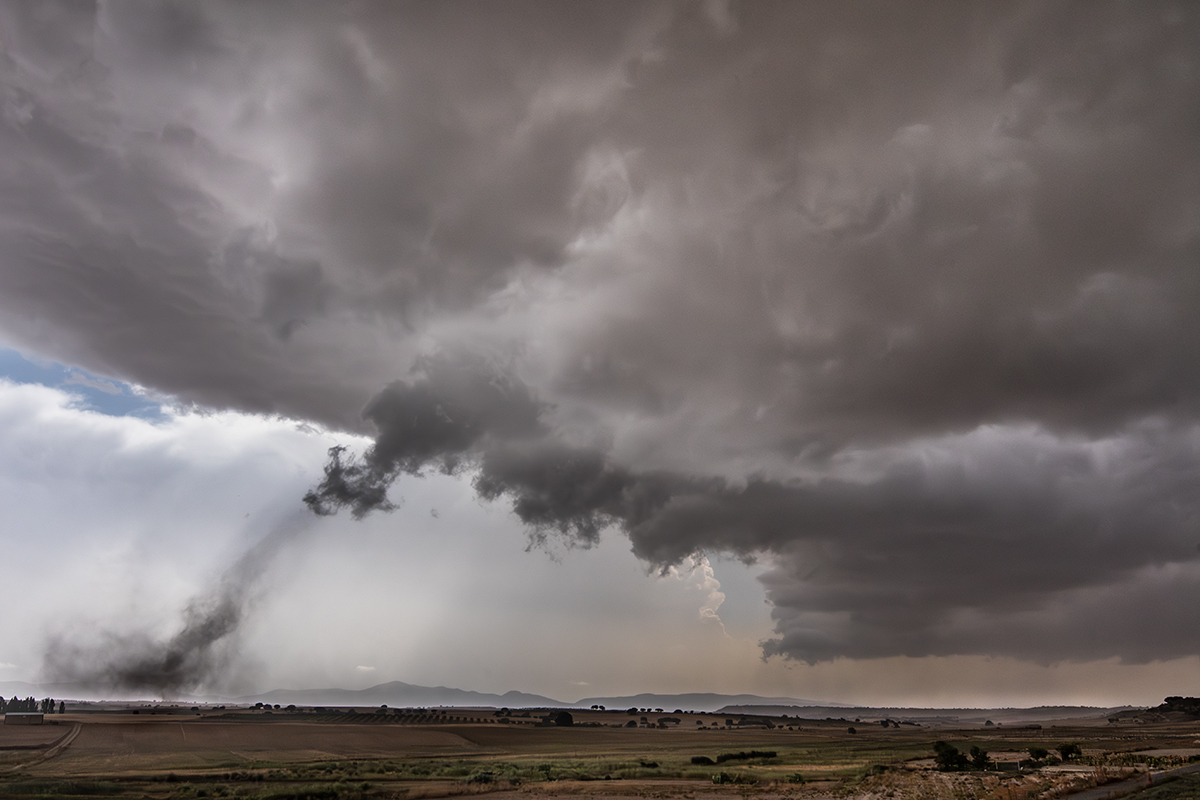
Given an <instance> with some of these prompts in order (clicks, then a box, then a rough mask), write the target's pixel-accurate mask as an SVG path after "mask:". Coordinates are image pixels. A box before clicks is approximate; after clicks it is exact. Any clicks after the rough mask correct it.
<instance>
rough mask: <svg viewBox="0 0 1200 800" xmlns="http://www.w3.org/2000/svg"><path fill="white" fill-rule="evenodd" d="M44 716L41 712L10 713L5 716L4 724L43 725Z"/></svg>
mask: <svg viewBox="0 0 1200 800" xmlns="http://www.w3.org/2000/svg"><path fill="white" fill-rule="evenodd" d="M43 716H44V715H43V714H42V712H40V711H10V712H9V713H7V714H5V715H4V724H5V725H41V724H42V717H43Z"/></svg>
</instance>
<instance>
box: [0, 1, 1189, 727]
mask: <svg viewBox="0 0 1200 800" xmlns="http://www.w3.org/2000/svg"><path fill="white" fill-rule="evenodd" d="M1197 109H1200V9H1197V8H1196V6H1195V4H1193V3H1187V2H1178V3H1172V2H1147V3H1140V4H1126V3H1109V2H1102V3H1087V4H1077V3H1068V2H1037V3H1019V2H1014V3H1006V4H995V3H961V2H944V3H938V2H925V3H904V4H896V3H885V2H863V1H862V0H851V2H809V3H793V2H769V1H768V0H762V1H761V2H752V3H737V2H728V3H727V2H719V1H717V0H712V1H709V0H703V1H701V0H695V1H692V2H664V3H658V2H616V1H614V2H605V3H559V2H550V1H549V0H540V1H539V2H516V1H514V2H506V3H475V2H459V1H458V0H450V1H449V2H439V3H406V2H375V3H372V2H354V1H347V2H321V3H318V2H308V3H302V2H292V3H285V2H280V3H269V4H267V3H260V4H246V3H235V2H230V3H224V2H207V3H203V4H200V3H183V2H165V1H164V2H153V3H150V2H111V3H110V2H95V3H89V2H84V1H80V2H62V3H59V2H53V1H48V0H38V1H37V2H24V3H23V2H10V3H5V4H3V5H2V6H0V152H3V153H4V157H3V159H0V428H2V429H3V433H2V434H0V451H2V453H3V457H2V458H0V506H2V507H3V508H4V509H5V511H4V514H3V523H2V525H0V546H2V548H3V553H4V556H3V558H4V560H5V562H6V568H5V580H4V581H3V583H0V681H5V680H23V681H62V680H71V681H76V682H84V683H90V684H92V685H96V686H100V687H107V688H108V689H109V690H111V691H117V692H125V693H130V692H135V693H136V692H145V691H167V690H169V691H172V692H192V691H197V692H218V693H226V694H234V693H238V692H242V693H248V692H250V691H261V690H266V689H271V688H316V687H322V686H344V687H347V688H357V687H365V686H369V685H372V684H375V683H381V682H384V681H388V680H403V681H406V682H409V683H416V684H422V685H446V686H456V687H459V688H464V689H472V690H477V691H494V692H504V691H508V690H513V689H515V690H520V691H527V692H536V693H540V694H545V695H548V696H551V697H555V698H558V699H563V700H573V699H575V698H578V697H586V696H601V695H605V694H632V693H636V692H661V693H669V692H693V691H701V692H703V691H713V692H727V693H738V692H753V693H758V694H764V695H785V696H793V697H799V698H805V699H813V700H828V701H840V702H852V703H864V704H886V705H1035V704H1045V703H1081V704H1084V703H1086V704H1099V705H1110V704H1112V705H1115V704H1121V703H1132V704H1155V703H1157V702H1159V701H1160V700H1161V698H1162V697H1164V696H1166V695H1168V694H1183V695H1187V694H1200V636H1198V635H1197V634H1198V632H1200V482H1198V479H1200V358H1198V356H1197V353H1200V113H1198V111H1197ZM331 448H344V449H339V450H333V451H332V452H331Z"/></svg>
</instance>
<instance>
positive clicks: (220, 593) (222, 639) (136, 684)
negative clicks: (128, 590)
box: [42, 515, 311, 698]
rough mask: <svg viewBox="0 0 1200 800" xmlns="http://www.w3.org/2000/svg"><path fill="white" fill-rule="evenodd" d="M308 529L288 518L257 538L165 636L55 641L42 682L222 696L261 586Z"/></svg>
mask: <svg viewBox="0 0 1200 800" xmlns="http://www.w3.org/2000/svg"><path fill="white" fill-rule="evenodd" d="M310 524H311V522H310V521H309V520H307V519H305V516H304V515H297V516H293V517H292V518H291V519H289V520H287V521H285V522H283V523H281V524H280V525H278V526H277V527H276V528H275V529H274V530H272V531H271V532H270V533H268V534H267V535H266V536H265V537H263V538H262V539H261V540H260V541H259V542H257V543H256V544H255V545H254V546H253V547H251V548H250V549H249V550H247V551H246V552H245V553H244V554H243V555H242V556H241V557H240V558H238V560H237V561H235V562H234V563H233V565H232V566H230V567H229V568H228V569H227V570H226V571H225V572H224V573H223V574H222V575H221V577H220V578H219V579H218V580H217V581H216V582H215V583H214V584H213V585H212V586H211V587H209V588H208V589H206V590H205V591H203V592H201V593H200V594H198V595H197V596H196V597H194V598H193V599H192V600H191V601H190V602H189V603H188V605H187V607H186V608H185V609H184V611H183V614H182V620H181V622H182V627H181V628H180V629H179V631H178V632H176V633H174V634H172V635H171V636H169V637H167V638H165V639H159V638H155V637H153V636H149V635H147V634H144V633H117V632H111V631H103V630H102V631H100V632H99V634H96V633H88V634H87V635H86V638H83V637H82V636H80V635H79V634H75V635H66V634H60V635H56V636H54V637H52V638H51V639H50V641H49V642H48V644H47V646H46V650H45V653H44V661H43V664H42V672H43V675H45V676H46V679H47V680H50V681H53V682H61V683H71V684H75V685H78V686H82V687H86V688H89V689H93V690H100V691H106V692H114V693H120V692H126V693H128V692H152V693H154V694H156V695H159V696H161V697H163V698H172V697H179V696H181V695H186V694H195V693H197V692H201V691H205V690H214V689H220V688H222V686H223V685H224V683H225V681H227V679H228V677H229V669H230V667H231V666H232V665H233V664H234V663H235V662H236V658H237V645H238V641H237V634H238V629H239V627H240V626H241V624H242V623H243V622H244V621H245V620H246V617H247V615H248V614H249V613H250V612H251V610H252V609H253V605H254V601H255V599H256V597H257V590H258V588H259V581H260V579H261V578H262V576H263V574H264V573H265V572H266V571H267V569H268V568H269V567H270V566H271V563H272V562H273V561H274V559H275V558H276V556H277V555H278V554H279V552H280V550H281V549H282V548H283V547H284V546H286V545H287V544H289V543H291V542H293V541H294V540H295V539H296V538H297V537H298V536H300V535H301V534H302V533H303V532H304V530H305V529H306V528H308V527H309V525H310Z"/></svg>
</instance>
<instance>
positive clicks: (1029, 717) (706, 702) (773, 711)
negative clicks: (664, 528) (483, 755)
mask: <svg viewBox="0 0 1200 800" xmlns="http://www.w3.org/2000/svg"><path fill="white" fill-rule="evenodd" d="M0 694H3V695H4V696H5V697H12V696H13V695H17V696H20V697H29V696H31V695H32V696H33V697H36V698H39V699H40V698H42V697H54V698H57V699H66V700H96V699H102V698H104V697H106V696H108V697H113V696H112V694H111V693H107V692H102V691H96V690H94V689H89V688H87V687H85V686H80V685H76V684H68V683H42V684H38V683H26V682H22V681H0ZM146 698H147V695H141V696H140V698H139V697H137V696H131V697H130V699H146ZM113 699H117V698H115V697H114V698H113ZM176 700H177V702H181V703H197V702H209V703H244V704H253V703H270V704H272V705H274V704H279V705H281V706H286V705H297V706H343V707H347V706H359V707H372V706H373V707H378V706H382V705H387V706H390V707H392V708H405V707H421V706H425V707H430V706H482V707H493V708H504V707H507V708H588V707H590V706H594V705H602V706H604V707H606V708H609V709H624V708H630V707H636V708H661V709H664V710H665V711H668V712H670V711H674V710H675V709H677V708H678V709H682V710H684V711H706V712H720V713H727V714H761V715H769V716H780V715H783V714H787V715H788V716H790V717H800V718H807V719H824V718H826V717H833V718H842V717H845V718H850V719H853V718H855V717H861V718H863V719H875V720H878V719H884V718H887V719H895V720H913V721H922V720H923V721H927V722H938V721H940V722H949V721H957V722H971V723H978V724H982V723H983V722H984V721H985V720H992V721H993V722H995V723H999V724H1009V725H1011V724H1016V723H1024V722H1034V721H1041V720H1047V719H1072V718H1076V719H1078V718H1083V717H1099V716H1102V715H1111V714H1112V713H1115V712H1118V711H1123V710H1127V709H1130V708H1131V706H1121V707H1119V708H1097V707H1092V706H1043V707H1039V708H1029V709H1012V708H1006V709H980V708H866V707H863V706H851V705H847V704H845V703H829V702H822V701H817V700H801V699H798V698H794V697H760V696H759V695H754V694H712V693H687V694H650V693H645V694H634V695H624V696H618V697H585V698H583V699H582V700H578V701H576V702H574V703H567V702H563V701H562V700H555V699H554V698H551V697H543V696H542V695H540V694H528V693H526V692H506V693H504V694H489V693H487V692H472V691H467V690H465V689H453V688H450V687H447V686H416V685H414V684H411V683H404V682H402V681H391V682H389V683H381V684H379V685H377V686H372V687H370V688H367V689H274V690H272V691H269V692H263V693H261V694H254V695H246V696H243V697H218V696H204V697H195V696H191V697H179V698H176Z"/></svg>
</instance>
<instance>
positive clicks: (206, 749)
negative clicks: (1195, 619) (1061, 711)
mask: <svg viewBox="0 0 1200 800" xmlns="http://www.w3.org/2000/svg"><path fill="white" fill-rule="evenodd" d="M432 716H434V715H428V714H427V715H420V714H414V715H410V716H408V717H404V716H402V715H400V714H399V713H397V714H395V715H387V716H377V715H375V714H362V713H360V714H357V715H353V714H339V713H324V714H319V713H312V712H310V713H299V712H297V713H292V714H288V713H276V714H273V715H270V714H263V713H259V712H255V711H253V710H239V711H233V712H224V713H215V714H214V713H204V712H201V713H192V712H187V711H177V712H157V711H154V712H151V713H149V714H147V713H145V712H143V713H142V714H141V715H140V716H139V715H134V714H128V713H107V712H106V713H94V714H86V713H81V714H75V715H72V714H68V715H64V716H61V717H58V716H56V718H55V719H54V720H53V721H54V722H55V723H56V724H47V725H45V726H32V727H30V728H17V727H15V726H13V727H10V728H9V729H8V730H5V729H4V727H3V726H0V747H3V746H5V743H8V745H7V746H8V747H9V748H10V749H8V750H0V753H2V754H3V758H4V760H3V761H2V762H0V797H38V796H41V797H93V796H108V797H129V798H135V797H136V798H153V800H193V798H201V797H244V798H260V800H286V799H287V798H294V800H300V798H329V799H330V800H333V799H335V798H336V799H338V800H367V799H368V798H406V800H419V798H434V797H448V796H458V795H474V794H495V795H496V796H497V800H499V798H501V797H504V798H515V797H518V796H520V797H528V796H529V795H533V796H535V798H540V799H541V800H554V799H555V798H567V797H580V796H590V797H629V798H633V797H658V798H679V800H696V798H706V797H712V798H723V797H743V798H746V797H750V796H754V797H761V798H767V799H769V798H797V800H799V799H800V798H814V799H815V798H825V797H843V798H862V800H867V799H868V798H870V799H871V800H879V799H880V798H895V799H896V800H905V799H906V798H913V799H914V800H916V798H920V799H921V800H942V798H945V800H951V799H952V798H953V799H954V800H970V799H971V798H978V800H1034V798H1039V797H1050V796H1056V797H1065V796H1069V794H1070V792H1071V791H1073V790H1076V789H1080V788H1084V787H1086V786H1090V785H1094V784H1095V783H1097V782H1103V781H1105V780H1109V779H1113V780H1115V779H1118V778H1122V777H1127V776H1128V775H1129V774H1131V773H1133V772H1136V771H1141V772H1144V771H1145V770H1146V769H1147V768H1153V769H1166V768H1168V767H1171V766H1176V765H1177V763H1176V762H1180V763H1182V762H1183V761H1186V760H1187V759H1188V758H1190V757H1191V756H1192V755H1194V754H1195V753H1196V748H1197V745H1198V743H1200V723H1186V724H1162V725H1138V726H1132V725H1129V726H1118V725H1111V726H1103V727H1101V726H1095V725H1090V724H1084V725H1075V726H1070V725H1062V726H1056V727H1050V726H1047V727H1046V729H1034V728H1028V729H1019V728H1012V729H1004V730H999V729H995V728H988V729H985V728H980V727H974V728H963V729H948V728H939V729H936V730H932V729H928V728H922V727H917V726H905V727H902V728H898V729H897V728H883V727H881V726H877V725H867V724H866V723H863V724H860V725H859V726H857V730H856V731H854V732H851V728H852V727H853V726H848V725H846V724H845V722H844V721H836V722H835V721H796V720H789V721H788V722H789V726H790V729H789V727H788V726H776V727H775V728H774V729H768V728H765V727H762V726H759V725H749V724H748V725H745V726H739V725H737V724H734V723H732V722H731V723H730V724H725V721H724V718H723V717H722V718H721V719H720V722H719V724H716V723H715V722H714V719H713V718H712V717H707V716H705V717H703V718H702V719H701V721H702V722H703V723H704V725H696V726H695V727H690V726H684V725H672V726H670V727H634V728H629V727H625V725H627V721H628V717H627V716H624V715H623V714H622V715H618V714H608V715H589V714H586V713H581V714H580V715H579V717H580V718H582V719H585V720H588V721H589V722H592V723H593V724H591V725H588V724H583V725H574V726H570V727H567V726H562V727H558V726H553V725H540V726H539V725H535V724H532V723H531V722H516V721H513V722H510V723H508V724H504V723H503V722H501V721H499V720H497V721H494V722H481V721H478V720H480V719H481V717H480V715H479V714H473V715H470V716H460V717H457V718H458V719H461V720H464V721H462V722H458V723H453V722H445V721H440V720H444V719H445V717H439V721H438V722H427V721H425V720H427V719H429V718H430V717H432ZM695 716H696V717H700V715H695ZM453 718H454V717H451V719H453ZM405 719H415V720H418V721H417V722H412V723H409V722H405V721H404V720H405ZM466 720H470V721H466ZM534 721H535V722H536V720H534ZM689 721H692V722H693V725H695V720H689ZM801 722H802V723H803V724H801ZM938 740H945V741H947V742H950V743H951V744H953V745H954V746H955V747H957V748H958V749H959V750H960V751H962V752H966V751H967V750H969V749H970V748H971V747H979V748H980V749H982V750H984V751H985V752H988V753H990V754H992V757H993V759H994V760H995V761H996V762H1000V763H998V764H994V765H993V768H992V769H989V770H966V771H962V772H953V773H945V772H939V771H937V770H935V769H933V760H932V755H933V743H934V742H935V741H938ZM1063 742H1078V743H1079V744H1080V746H1081V747H1082V749H1083V752H1084V754H1085V756H1086V758H1084V759H1082V760H1080V761H1077V762H1073V763H1071V764H1063V765H1060V766H1055V765H1053V764H1050V763H1046V764H1038V765H1030V764H1029V763H1028V762H1029V761H1030V759H1029V757H1028V750H1029V748H1035V749H1036V748H1039V747H1040V748H1045V749H1053V748H1055V747H1056V746H1058V745H1059V744H1062V743H1063ZM1020 754H1025V761H1026V765H1025V768H1024V769H1021V770H1018V767H1017V764H1016V763H1014V762H1013V759H1012V757H1013V756H1018V755H1020ZM1168 762H1170V763H1168ZM531 800H532V799H531Z"/></svg>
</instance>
